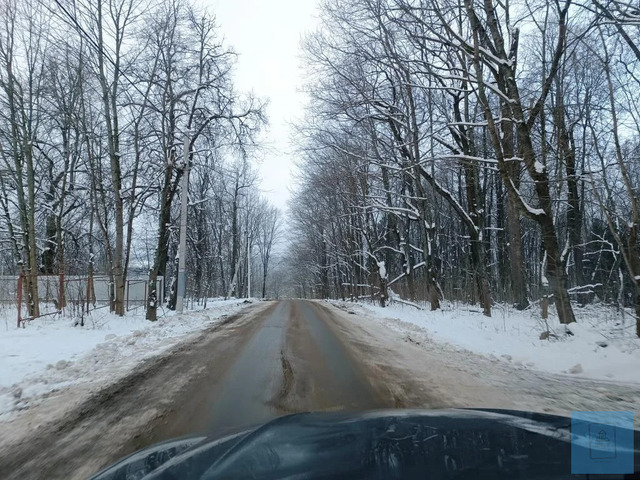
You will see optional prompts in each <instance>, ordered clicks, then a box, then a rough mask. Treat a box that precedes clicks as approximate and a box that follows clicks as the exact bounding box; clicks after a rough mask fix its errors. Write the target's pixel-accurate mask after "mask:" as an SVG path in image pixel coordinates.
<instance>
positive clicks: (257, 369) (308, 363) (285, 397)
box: [154, 300, 393, 439]
mask: <svg viewBox="0 0 640 480" xmlns="http://www.w3.org/2000/svg"><path fill="white" fill-rule="evenodd" d="M331 321H332V319H331V313H330V312H329V311H328V310H326V309H325V308H324V307H322V306H321V305H319V304H317V303H315V302H310V301H305V300H287V301H280V302H277V303H276V304H275V305H274V306H273V307H271V308H269V309H267V310H266V311H265V312H264V314H263V315H261V316H260V317H258V318H256V319H255V320H253V323H252V324H251V325H249V326H250V327H252V328H249V329H239V330H240V331H239V332H237V333H238V334H240V335H241V336H243V337H244V338H243V339H242V340H243V342H242V344H241V345H238V347H237V348H235V349H234V350H233V351H231V352H229V354H230V356H229V357H228V358H227V359H226V360H227V361H226V362H225V364H221V363H215V362H212V363H211V364H210V365H208V367H209V368H210V369H212V370H214V372H215V373H214V374H213V375H211V373H212V372H207V374H206V375H204V376H203V378H202V380H201V381H199V382H192V385H191V386H190V389H189V391H188V392H187V393H186V394H185V395H184V397H187V398H188V399H190V400H188V401H187V405H185V408H184V409H183V410H182V411H181V412H176V415H173V416H168V417H166V418H164V419H163V423H162V425H161V426H160V428H158V429H157V434H156V435H154V437H157V438H159V439H164V438H171V437H175V436H177V435H183V434H192V433H211V432H216V433H217V432H220V433H222V432H226V431H232V430H234V429H237V428H238V427H243V426H250V425H255V424H259V423H264V422H266V421H268V420H271V419H273V418H276V417H278V416H281V415H285V414H288V413H295V412H303V411H317V410H366V409H373V408H384V407H392V406H393V400H392V399H390V398H385V397H384V395H383V394H380V393H379V392H378V391H376V390H375V389H374V387H373V386H372V385H371V383H370V381H369V379H368V378H367V374H366V371H365V369H364V368H363V366H362V365H360V364H359V362H358V359H357V358H356V357H354V356H353V354H352V353H351V352H349V350H348V347H347V346H346V345H345V344H344V343H343V342H342V341H341V340H340V338H339V337H338V335H337V334H336V333H335V331H334V330H333V329H332V327H331Z"/></svg>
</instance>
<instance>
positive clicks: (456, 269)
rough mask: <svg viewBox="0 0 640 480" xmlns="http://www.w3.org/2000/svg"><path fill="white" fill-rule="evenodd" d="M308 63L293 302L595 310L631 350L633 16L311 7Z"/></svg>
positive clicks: (570, 316) (635, 282)
mask: <svg viewBox="0 0 640 480" xmlns="http://www.w3.org/2000/svg"><path fill="white" fill-rule="evenodd" d="M304 52H305V60H306V65H307V71H308V79H309V80H308V85H307V90H308V94H309V96H310V98H311V100H310V102H309V105H308V108H307V113H306V116H305V121H304V122H302V124H301V126H300V128H299V129H298V132H297V134H298V136H299V138H300V139H301V140H300V145H301V146H300V161H299V172H300V173H299V180H300V186H299V188H298V189H297V191H296V193H295V195H294V199H293V201H292V212H291V213H292V224H293V232H295V236H294V238H293V240H292V246H293V249H292V254H293V255H294V256H295V261H294V263H296V264H299V265H303V266H304V269H299V270H298V271H297V272H293V274H294V275H296V277H295V278H294V282H295V283H296V285H297V286H298V292H299V294H300V295H308V296H317V297H342V298H355V297H359V296H369V295H374V296H375V297H376V298H378V300H379V302H380V304H381V305H383V306H384V305H385V304H386V303H387V302H388V299H389V297H390V296H396V298H398V300H400V301H409V302H412V301H415V300H427V301H428V302H429V303H430V305H431V308H432V309H438V308H439V307H440V302H441V301H442V300H443V299H450V300H462V301H466V302H470V303H478V304H479V305H480V306H481V308H482V310H483V312H484V314H485V315H491V311H492V306H493V305H494V304H495V302H505V303H509V304H512V305H515V306H516V307H517V308H519V309H525V308H527V307H529V306H531V305H532V304H534V303H539V304H540V306H541V308H542V311H543V315H545V316H546V314H547V308H548V306H549V304H550V303H551V304H552V305H554V306H555V309H556V312H557V315H558V317H559V320H560V322H562V323H565V324H568V323H571V322H573V321H575V316H574V308H575V306H576V305H584V304H586V303H589V302H593V301H596V300H597V301H602V302H607V303H612V304H616V305H618V306H620V307H624V306H626V307H633V308H634V311H635V317H636V319H637V320H639V321H638V322H636V329H637V333H638V335H639V336H640V250H639V243H638V228H639V220H640V212H639V205H638V188H639V185H640V182H639V180H640V153H639V152H640V135H639V134H640V95H638V91H640V10H639V9H638V7H637V6H635V5H634V4H633V3H632V2H628V1H625V0H582V1H580V2H578V1H574V0H551V1H548V0H507V1H497V0H326V1H324V2H323V3H322V6H321V15H320V26H319V28H318V29H317V31H315V32H314V33H312V34H310V35H309V36H308V37H307V38H306V39H305V41H304Z"/></svg>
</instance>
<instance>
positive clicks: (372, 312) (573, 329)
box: [335, 302, 640, 384]
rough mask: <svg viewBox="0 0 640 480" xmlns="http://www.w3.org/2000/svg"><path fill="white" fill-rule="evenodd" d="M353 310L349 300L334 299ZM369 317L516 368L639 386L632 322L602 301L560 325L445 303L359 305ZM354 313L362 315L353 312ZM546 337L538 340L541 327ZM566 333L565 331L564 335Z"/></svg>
mask: <svg viewBox="0 0 640 480" xmlns="http://www.w3.org/2000/svg"><path fill="white" fill-rule="evenodd" d="M335 303H337V304H338V305H339V306H341V307H342V308H343V309H344V308H347V309H348V308H352V309H353V306H354V304H353V303H350V302H335ZM357 305H358V307H360V308H358V310H360V309H363V310H364V311H365V312H366V313H368V315H367V316H368V317H370V318H372V319H375V320H377V321H380V322H382V323H383V324H384V325H386V326H387V327H389V328H391V329H393V330H396V331H401V332H403V331H407V332H409V331H412V330H414V329H415V327H418V328H419V329H420V330H422V331H424V332H425V334H427V335H428V336H429V337H430V338H431V339H433V340H434V341H439V342H445V343H448V344H450V345H453V346H454V347H457V348H461V349H465V350H469V351H471V352H474V353H478V354H481V355H484V356H487V357H489V358H492V359H493V358H497V359H499V360H501V361H503V362H506V363H509V364H511V365H513V366H514V367H516V368H521V369H529V370H539V371H543V372H549V373H553V374H566V375H571V376H574V377H582V378H589V379H597V380H607V381H616V382H623V383H637V384H640V369H639V368H638V367H637V366H638V365H640V339H638V338H636V336H635V320H634V319H633V318H632V317H631V316H630V315H629V314H628V313H627V314H624V315H623V314H622V312H618V311H616V310H615V309H614V308H611V307H608V306H603V305H589V306H586V307H584V308H579V307H577V306H576V307H575V308H574V312H575V315H576V319H577V322H576V323H572V324H571V325H569V326H568V328H566V329H565V326H564V325H561V324H560V323H559V322H558V319H557V316H555V315H554V312H553V309H550V315H549V319H548V320H547V322H545V321H544V320H542V319H541V318H540V314H539V311H536V310H527V311H524V312H520V311H517V310H515V309H512V308H508V307H504V306H500V305H496V306H495V307H494V308H493V316H492V317H485V316H484V315H482V313H481V312H480V311H479V309H478V308H477V307H469V306H468V305H463V304H454V303H445V304H444V305H443V308H442V310H439V311H435V312H431V311H429V310H428V309H424V310H418V309H416V308H414V307H411V306H408V305H403V304H399V303H392V304H391V305H390V306H388V307H385V308H382V307H379V306H375V305H372V304H370V303H363V302H361V303H358V304H357ZM356 313H363V312H361V311H358V312H356ZM547 330H548V331H549V332H551V334H552V335H550V336H549V338H548V339H541V338H540V335H541V334H542V333H543V332H545V331H547ZM569 332H570V333H569Z"/></svg>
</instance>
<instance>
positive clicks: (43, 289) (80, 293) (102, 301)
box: [0, 274, 164, 326]
mask: <svg viewBox="0 0 640 480" xmlns="http://www.w3.org/2000/svg"><path fill="white" fill-rule="evenodd" d="M34 282H35V283H34ZM35 286H37V293H38V295H37V305H36V304H35V302H34V300H33V295H34V292H35V288H34V287H35ZM156 289H157V291H158V297H159V298H163V296H164V278H162V277H158V279H157V284H156ZM148 290H149V281H148V279H142V278H132V279H129V280H127V281H126V283H125V309H126V310H127V311H129V310H132V309H133V308H140V307H143V308H145V309H146V304H147V302H146V299H147V293H148ZM113 297H114V285H113V282H112V281H111V278H110V277H109V276H108V275H95V276H93V277H89V276H82V275H69V276H65V275H63V274H61V275H41V274H37V275H30V274H22V275H4V276H0V304H4V305H15V306H16V308H17V323H18V326H20V325H21V324H23V323H24V322H27V321H29V320H33V319H34V318H37V317H42V316H46V315H56V314H60V315H73V316H76V315H80V314H84V313H88V312H90V311H91V310H95V309H98V308H104V307H107V306H109V305H111V302H112V298H113Z"/></svg>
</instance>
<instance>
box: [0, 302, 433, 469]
mask: <svg viewBox="0 0 640 480" xmlns="http://www.w3.org/2000/svg"><path fill="white" fill-rule="evenodd" d="M343 317H344V314H343V313H342V312H339V311H338V310H337V309H334V308H331V307H328V306H325V305H323V304H320V303H316V302H310V301H303V300H291V301H279V302H269V303H266V302H262V303H260V304H258V305H254V306H251V307H249V308H248V309H247V310H245V311H243V312H241V313H240V314H238V315H235V316H233V317H230V318H227V319H225V320H224V321H223V322H222V323H220V324H218V325H216V326H215V327H214V328H212V329H210V330H209V331H205V332H203V334H202V335H201V336H200V337H199V338H198V339H197V340H196V341H194V342H189V343H185V344H182V345H179V346H178V347H177V348H175V349H174V350H172V351H171V352H170V353H169V354H164V355H162V356H159V357H156V358H154V359H152V360H150V361H147V362H145V363H144V364H143V365H142V366H141V367H140V368H139V369H138V371H136V372H135V373H134V374H133V375H131V376H129V377H127V378H125V379H123V380H121V381H119V382H117V383H116V384H114V385H112V386H110V387H108V388H106V389H104V390H102V391H100V392H97V393H96V394H94V395H92V396H91V397H90V398H88V399H87V400H86V401H85V402H84V403H83V404H82V405H80V406H79V407H78V408H75V409H73V410H72V411H69V412H67V413H66V414H65V415H64V416H63V417H62V418H58V419H51V421H48V422H45V423H44V424H38V425H37V430H36V429H33V431H32V432H27V433H24V435H23V436H22V438H21V439H20V441H19V442H17V443H12V444H7V443H6V442H5V443H4V444H2V443H0V448H1V449H0V478H7V479H12V478H16V479H18V478H20V479H26V478H29V479H31V478H33V479H36V478H47V479H49V478H65V479H73V478H87V477H88V476H90V475H91V474H93V473H96V472H97V471H98V470H99V469H101V468H102V467H104V466H106V465H109V464H110V463H112V462H113V461H115V460H117V459H119V458H121V457H123V456H125V455H127V454H129V453H131V452H133V451H135V450H137V449H140V448H142V447H144V446H146V445H149V444H152V443H156V442H159V441H162V440H165V439H168V438H174V437H177V436H182V435H190V434H202V433H204V434H215V435H220V434H223V433H228V432H231V431H235V430H238V429H240V428H242V427H244V426H250V425H255V424H259V423H263V422H265V421H267V420H270V419H273V418H275V417H278V416H281V415H285V414H289V413H294V412H303V411H318V410H365V409H375V408H393V407H407V406H411V405H415V404H416V402H412V401H410V399H409V398H408V397H407V396H406V395H404V390H405V389H404V388H398V387H397V386H395V387H394V386H393V383H394V376H395V382H396V383H398V382H401V381H400V378H401V377H398V376H397V375H396V373H397V372H396V373H394V372H391V371H386V372H385V371H383V370H380V369H378V368H377V367H376V366H375V364H373V363H371V362H368V363H367V362H365V361H364V360H363V358H364V357H363V356H362V355H361V353H362V352H361V351H360V349H361V347H362V346H363V345H359V346H358V345H357V344H355V343H354V341H353V339H350V338H349V337H348V336H347V335H345V331H346V330H345V328H347V327H346V326H345V324H344V318H343ZM407 385H409V383H407ZM425 400H427V399H426V397H424V396H422V398H421V400H420V402H419V403H420V404H421V405H424V404H425ZM427 403H428V402H427ZM34 414H35V413H34ZM20 422H22V424H21V423H20ZM32 427H33V422H31V423H30V422H29V419H28V416H27V417H26V418H22V419H20V420H19V421H18V423H17V424H14V425H12V428H13V429H14V431H15V430H16V429H19V428H23V429H27V430H28V429H30V428H32ZM0 442H1V440H0Z"/></svg>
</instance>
